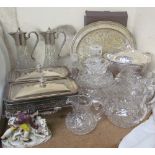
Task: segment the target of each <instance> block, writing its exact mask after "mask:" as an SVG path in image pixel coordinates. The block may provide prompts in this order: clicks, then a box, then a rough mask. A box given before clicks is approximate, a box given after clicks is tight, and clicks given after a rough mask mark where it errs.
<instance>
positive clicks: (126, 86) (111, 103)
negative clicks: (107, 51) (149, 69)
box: [103, 66, 155, 128]
mask: <svg viewBox="0 0 155 155" xmlns="http://www.w3.org/2000/svg"><path fill="white" fill-rule="evenodd" d="M139 73H140V72H139V68H135V66H134V68H132V67H131V66H130V67H128V68H126V69H124V70H123V71H121V72H120V73H119V74H118V75H117V77H116V78H115V82H114V83H113V84H112V85H111V86H110V87H109V88H107V89H106V91H105V90H103V91H104V94H105V93H106V95H107V96H106V97H107V98H108V99H107V103H106V110H105V111H106V115H107V116H108V119H109V120H110V121H111V122H112V123H113V124H115V125H116V126H119V127H123V128H128V127H132V126H135V125H137V124H138V123H140V122H141V121H142V120H143V119H144V118H145V117H146V115H147V114H148V112H149V111H150V107H151V104H152V103H153V102H154V88H155V85H154V84H155V83H154V76H152V75H151V74H150V75H151V76H148V77H145V76H141V75H140V74H139Z"/></svg>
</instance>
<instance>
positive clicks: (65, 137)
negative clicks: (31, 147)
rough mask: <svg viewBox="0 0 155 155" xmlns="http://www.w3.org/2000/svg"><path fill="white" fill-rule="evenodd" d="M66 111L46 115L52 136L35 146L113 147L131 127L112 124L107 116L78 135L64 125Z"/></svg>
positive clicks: (116, 145)
mask: <svg viewBox="0 0 155 155" xmlns="http://www.w3.org/2000/svg"><path fill="white" fill-rule="evenodd" d="M67 113H68V110H67V111H66V110H65V111H63V112H62V111H60V112H58V113H56V114H53V115H49V116H46V118H47V123H48V127H49V129H50V130H51V131H52V134H53V137H52V138H51V139H50V140H48V141H47V142H46V143H43V144H40V145H38V146H36V147H41V148H115V147H118V145H119V143H120V141H121V139H122V138H123V137H124V136H125V135H127V134H128V133H129V132H130V131H131V128H128V129H123V128H119V127H116V126H114V125H113V124H112V123H111V122H109V121H108V120H107V118H103V119H101V120H100V121H99V122H98V125H97V127H96V128H95V130H93V131H92V132H91V133H89V134H86V135H82V136H78V135H74V134H73V133H71V132H70V131H69V130H68V129H67V128H66V126H65V117H66V114H67Z"/></svg>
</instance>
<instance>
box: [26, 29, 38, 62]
mask: <svg viewBox="0 0 155 155" xmlns="http://www.w3.org/2000/svg"><path fill="white" fill-rule="evenodd" d="M32 33H33V34H35V36H36V42H35V45H34V47H33V49H32V52H31V58H32V59H33V60H35V58H34V57H33V53H34V50H35V48H36V47H37V44H38V42H39V35H38V33H37V32H35V31H32V32H30V33H28V36H27V38H26V39H29V38H30V36H31V34H32Z"/></svg>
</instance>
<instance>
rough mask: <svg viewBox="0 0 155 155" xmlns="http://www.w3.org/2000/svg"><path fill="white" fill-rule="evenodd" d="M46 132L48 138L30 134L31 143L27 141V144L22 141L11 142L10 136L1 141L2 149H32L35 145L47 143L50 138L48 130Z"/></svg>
mask: <svg viewBox="0 0 155 155" xmlns="http://www.w3.org/2000/svg"><path fill="white" fill-rule="evenodd" d="M48 132H49V135H48V136H44V135H39V134H34V133H31V135H30V139H31V141H29V142H24V141H22V140H20V139H17V140H16V141H13V140H12V136H11V137H9V138H8V139H6V140H2V147H3V148H28V147H34V146H36V145H39V144H42V143H45V142H47V141H48V140H49V139H50V138H51V137H52V133H51V131H50V130H49V131H48Z"/></svg>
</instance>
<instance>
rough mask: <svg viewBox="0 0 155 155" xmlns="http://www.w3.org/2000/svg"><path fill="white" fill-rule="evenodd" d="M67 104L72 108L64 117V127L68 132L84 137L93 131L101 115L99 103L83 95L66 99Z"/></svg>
mask: <svg viewBox="0 0 155 155" xmlns="http://www.w3.org/2000/svg"><path fill="white" fill-rule="evenodd" d="M67 104H71V105H72V107H73V111H72V112H70V113H68V115H67V117H66V126H67V128H68V129H69V130H70V131H72V132H73V133H74V134H77V135H84V134H87V133H89V132H91V131H92V130H94V129H95V127H96V125H97V122H98V121H99V120H100V119H101V116H102V113H103V110H102V108H101V107H102V104H101V103H100V102H98V101H97V100H91V99H90V98H89V97H88V96H85V95H75V96H71V97H69V98H68V100H67Z"/></svg>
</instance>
